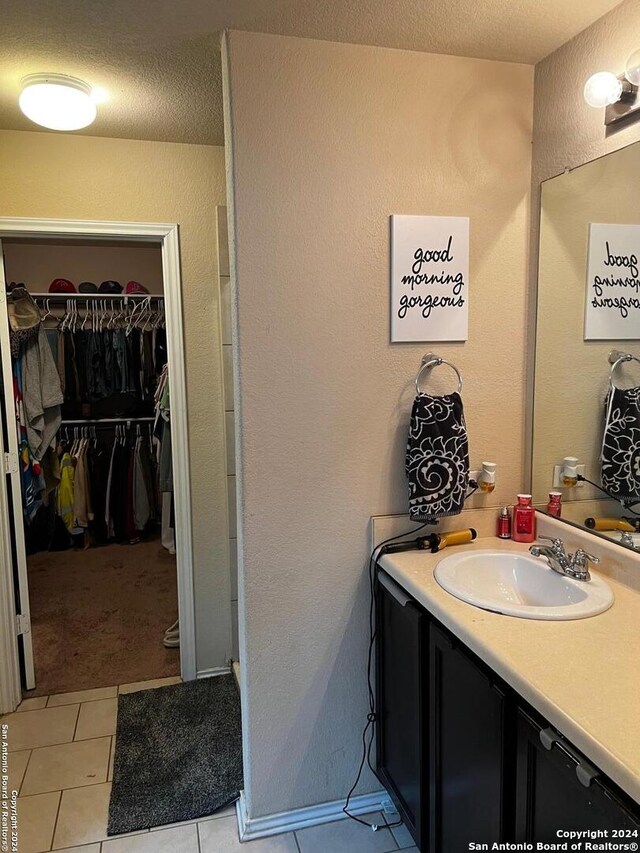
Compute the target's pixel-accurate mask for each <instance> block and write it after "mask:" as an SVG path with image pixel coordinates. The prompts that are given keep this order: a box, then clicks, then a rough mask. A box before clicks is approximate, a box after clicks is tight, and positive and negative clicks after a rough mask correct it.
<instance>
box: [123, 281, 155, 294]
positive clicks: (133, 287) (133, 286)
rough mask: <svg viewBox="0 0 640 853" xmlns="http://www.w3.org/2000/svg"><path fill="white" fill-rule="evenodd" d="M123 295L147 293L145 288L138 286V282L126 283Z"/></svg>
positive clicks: (141, 285)
mask: <svg viewBox="0 0 640 853" xmlns="http://www.w3.org/2000/svg"><path fill="white" fill-rule="evenodd" d="M124 292H125V293H149V291H148V290H147V288H146V287H145V286H144V285H143V284H140V282H139V281H128V282H127V286H126V287H125V291H124Z"/></svg>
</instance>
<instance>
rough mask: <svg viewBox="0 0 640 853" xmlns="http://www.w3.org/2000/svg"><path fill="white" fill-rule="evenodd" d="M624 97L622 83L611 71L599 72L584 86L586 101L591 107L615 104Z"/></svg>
mask: <svg viewBox="0 0 640 853" xmlns="http://www.w3.org/2000/svg"><path fill="white" fill-rule="evenodd" d="M621 95H622V82H621V81H620V80H618V78H617V77H616V75H615V74H612V73H611V71H598V73H597V74H592V75H591V77H589V79H588V80H587V82H586V83H585V84H584V99H585V101H586V102H587V103H588V104H589V106H590V107H606V106H608V105H609V104H615V103H616V101H619V100H620V96H621Z"/></svg>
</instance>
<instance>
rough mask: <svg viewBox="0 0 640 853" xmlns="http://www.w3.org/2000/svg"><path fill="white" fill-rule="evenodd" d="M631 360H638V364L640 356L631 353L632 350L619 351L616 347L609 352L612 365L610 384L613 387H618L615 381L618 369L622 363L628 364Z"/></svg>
mask: <svg viewBox="0 0 640 853" xmlns="http://www.w3.org/2000/svg"><path fill="white" fill-rule="evenodd" d="M629 361H637V362H638V364H640V358H638V357H637V356H635V355H631V353H630V352H619V351H618V350H615V349H613V350H611V352H610V353H609V364H610V365H611V371H610V372H609V385H610V387H611V388H617V387H618V386H617V385H616V384H615V382H614V381H613V377H614V374H615V372H616V370H617V369H618V367H620V365H621V364H626V363H627V362H629Z"/></svg>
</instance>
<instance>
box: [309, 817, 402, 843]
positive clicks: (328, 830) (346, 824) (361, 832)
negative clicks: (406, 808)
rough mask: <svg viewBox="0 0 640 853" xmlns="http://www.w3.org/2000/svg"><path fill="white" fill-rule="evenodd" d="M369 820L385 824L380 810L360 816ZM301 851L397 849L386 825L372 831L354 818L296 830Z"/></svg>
mask: <svg viewBox="0 0 640 853" xmlns="http://www.w3.org/2000/svg"><path fill="white" fill-rule="evenodd" d="M361 817H362V819H363V820H366V821H368V822H369V823H377V824H378V825H384V820H383V818H382V815H381V814H380V812H374V813H373V814H367V815H362V816H361ZM296 838H297V839H298V846H299V847H300V853H326V851H328V850H331V853H388V851H390V850H397V849H398V847H397V845H396V842H395V839H394V837H393V835H392V834H391V831H390V830H389V829H379V830H378V831H377V832H372V831H371V830H370V829H369V828H368V827H366V826H363V825H362V824H361V823H357V822H356V821H355V820H349V818H345V819H344V820H337V821H334V822H333V823H323V824H320V825H319V826H310V827H308V828H307V829H299V830H297V831H296Z"/></svg>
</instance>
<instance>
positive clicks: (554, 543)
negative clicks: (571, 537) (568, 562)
mask: <svg viewBox="0 0 640 853" xmlns="http://www.w3.org/2000/svg"><path fill="white" fill-rule="evenodd" d="M538 539H543V540H544V541H545V542H551V547H552V548H553V550H554V551H555V552H556V553H557V554H565V555H566V551H565V548H564V542H563V541H562V539H559V538H558V537H556V536H538Z"/></svg>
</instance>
